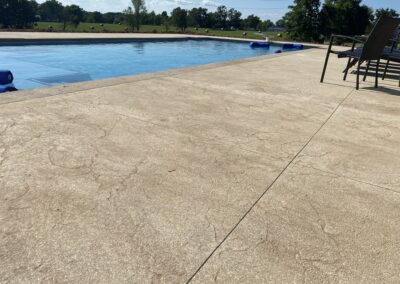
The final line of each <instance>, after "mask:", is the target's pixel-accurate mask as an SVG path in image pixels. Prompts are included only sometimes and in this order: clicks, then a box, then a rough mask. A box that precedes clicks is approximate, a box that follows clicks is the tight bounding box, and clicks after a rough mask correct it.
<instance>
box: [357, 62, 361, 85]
mask: <svg viewBox="0 0 400 284" xmlns="http://www.w3.org/2000/svg"><path fill="white" fill-rule="evenodd" d="M360 67H361V61H358V64H357V83H356V90H358V89H360Z"/></svg>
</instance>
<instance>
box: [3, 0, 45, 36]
mask: <svg viewBox="0 0 400 284" xmlns="http://www.w3.org/2000/svg"><path fill="white" fill-rule="evenodd" d="M37 6H38V5H37V3H36V2H35V1H29V0H0V26H2V27H3V28H17V29H21V28H27V27H31V26H32V24H33V23H34V22H35V20H36V18H35V15H36V11H37Z"/></svg>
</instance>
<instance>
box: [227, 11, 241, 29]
mask: <svg viewBox="0 0 400 284" xmlns="http://www.w3.org/2000/svg"><path fill="white" fill-rule="evenodd" d="M228 23H229V26H230V27H233V28H235V29H238V28H240V26H241V24H242V13H241V12H239V11H238V10H235V9H229V11H228Z"/></svg>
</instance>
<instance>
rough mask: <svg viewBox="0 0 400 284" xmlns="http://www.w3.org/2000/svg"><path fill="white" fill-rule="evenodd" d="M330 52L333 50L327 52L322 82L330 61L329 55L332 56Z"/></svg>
mask: <svg viewBox="0 0 400 284" xmlns="http://www.w3.org/2000/svg"><path fill="white" fill-rule="evenodd" d="M330 54H331V51H330V50H328V52H327V54H326V58H325V64H324V69H323V70H322V75H321V83H323V82H324V78H325V72H326V67H327V66H328V61H329V56H330Z"/></svg>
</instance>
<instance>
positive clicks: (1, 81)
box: [0, 70, 17, 93]
mask: <svg viewBox="0 0 400 284" xmlns="http://www.w3.org/2000/svg"><path fill="white" fill-rule="evenodd" d="M13 81H14V76H13V74H12V73H11V71H9V70H0V93H5V92H12V91H16V90H17V89H16V88H15V86H14V84H13V83H12V82H13Z"/></svg>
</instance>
